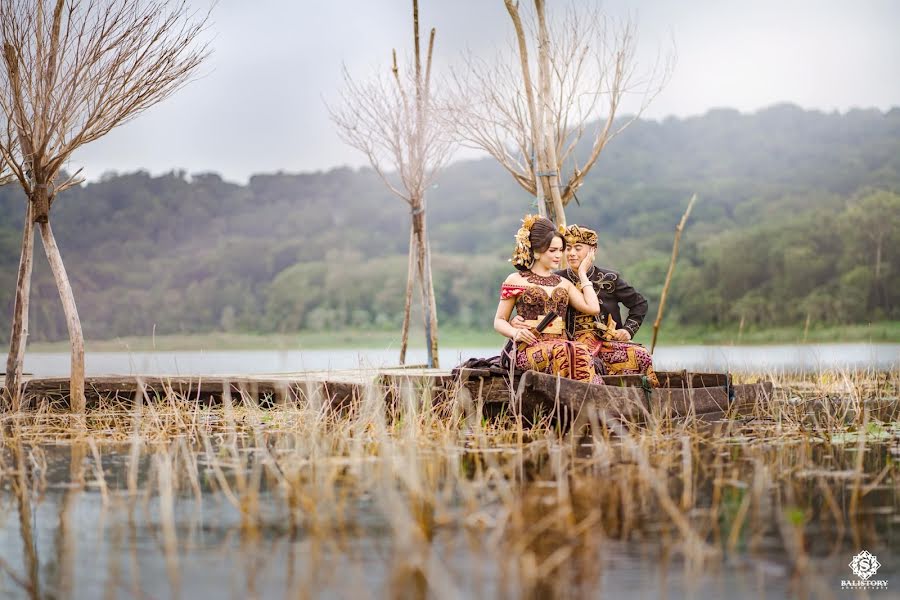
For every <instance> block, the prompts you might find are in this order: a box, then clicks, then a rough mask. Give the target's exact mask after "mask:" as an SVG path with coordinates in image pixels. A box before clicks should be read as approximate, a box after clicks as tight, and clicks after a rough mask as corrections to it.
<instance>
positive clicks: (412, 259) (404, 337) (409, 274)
mask: <svg viewBox="0 0 900 600" xmlns="http://www.w3.org/2000/svg"><path fill="white" fill-rule="evenodd" d="M415 246H416V234H415V232H414V231H413V227H412V223H410V225H409V261H408V263H407V267H406V302H405V303H404V305H403V327H402V328H401V330H400V364H401V365H405V364H406V347H407V346H408V345H409V313H410V311H411V310H412V295H413V278H414V277H415V276H416V275H415V273H416V248H415Z"/></svg>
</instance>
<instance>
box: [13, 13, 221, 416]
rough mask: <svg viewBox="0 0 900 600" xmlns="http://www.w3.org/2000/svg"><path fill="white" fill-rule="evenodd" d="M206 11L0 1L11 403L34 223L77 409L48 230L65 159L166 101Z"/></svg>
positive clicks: (73, 327)
mask: <svg viewBox="0 0 900 600" xmlns="http://www.w3.org/2000/svg"><path fill="white" fill-rule="evenodd" d="M207 17H208V14H196V13H194V12H192V11H190V10H189V8H188V6H187V4H186V2H183V1H172V0H3V1H2V2H0V44H2V59H3V62H2V68H0V119H3V121H5V122H0V159H2V161H3V162H5V163H6V164H7V165H8V166H9V168H10V170H11V171H12V173H13V175H14V176H15V178H16V179H17V180H18V182H19V184H20V185H21V186H22V189H23V190H24V192H25V196H26V199H27V202H28V209H27V211H26V222H25V227H24V235H23V241H22V257H21V260H20V264H19V276H18V280H17V288H16V299H15V308H14V315H13V316H14V318H13V328H12V335H11V336H10V353H9V359H8V361H7V370H6V377H7V379H6V389H7V391H8V392H9V393H10V395H11V402H12V405H13V407H15V406H17V402H18V396H19V386H20V381H21V373H22V359H23V357H24V349H25V343H26V338H27V330H28V297H29V287H30V279H31V256H32V247H33V224H35V223H36V224H37V225H38V228H39V229H40V235H41V241H42V242H43V245H44V249H45V250H46V254H47V258H48V260H49V262H50V268H51V270H52V272H53V277H54V279H55V281H56V286H57V289H58V290H59V295H60V299H61V300H62V304H63V311H64V312H65V315H66V324H67V327H68V331H69V339H70V342H71V345H72V367H71V386H70V389H71V401H72V407H73V409H75V410H76V411H78V412H81V411H83V410H84V336H83V334H82V331H81V321H80V320H79V318H78V311H77V309H76V306H75V299H74V296H73V294H72V289H71V286H70V285H69V279H68V276H67V274H66V270H65V267H64V265H63V261H62V257H61V255H60V252H59V248H58V247H57V245H56V240H55V239H54V236H53V230H52V229H51V227H50V210H51V208H52V206H53V202H54V200H55V199H56V197H57V195H58V194H59V193H60V192H62V191H64V190H66V189H67V188H69V187H72V186H75V185H78V184H80V183H81V180H80V178H79V177H78V173H75V175H73V176H71V177H68V178H66V179H65V180H61V178H60V173H61V170H62V168H63V166H64V165H65V163H66V162H67V161H68V160H69V158H70V157H71V155H72V153H73V152H75V150H77V149H78V148H80V147H81V146H83V145H84V144H87V143H89V142H92V141H94V140H96V139H98V138H100V137H102V136H104V135H106V134H107V133H109V131H111V130H112V129H113V128H115V127H117V126H118V125H121V124H122V123H125V122H126V121H128V120H130V119H132V118H134V117H135V116H137V115H138V114H140V113H141V112H142V111H144V110H146V109H147V108H150V107H151V106H153V105H154V104H156V103H157V102H160V101H162V100H163V99H165V98H167V97H168V96H169V95H171V94H172V93H173V92H175V91H176V90H178V89H179V88H180V87H182V86H183V85H184V84H185V83H187V82H188V81H189V79H190V77H191V76H192V75H193V74H194V73H195V72H196V70H197V67H198V66H199V65H200V64H201V63H202V62H203V60H204V59H205V58H206V56H207V55H208V51H207V46H206V45H205V44H203V43H201V41H200V37H201V34H202V32H203V30H204V28H205V24H206V21H207Z"/></svg>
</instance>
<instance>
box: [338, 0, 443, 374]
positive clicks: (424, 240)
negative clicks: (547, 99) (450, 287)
mask: <svg viewBox="0 0 900 600" xmlns="http://www.w3.org/2000/svg"><path fill="white" fill-rule="evenodd" d="M434 35H435V30H434V29H432V30H431V35H430V36H429V38H428V53H427V55H426V60H425V70H424V73H423V71H422V61H421V58H420V50H419V5H418V1H417V0H413V38H414V44H415V54H414V57H415V58H414V68H413V69H412V71H411V72H406V73H401V71H400V69H399V67H398V66H397V52H396V50H395V51H394V52H393V66H392V68H391V74H390V75H388V74H387V73H384V74H383V75H381V76H375V77H373V78H372V79H369V80H366V81H362V82H361V81H358V80H355V79H353V78H352V77H351V76H350V74H349V73H348V72H347V71H346V69H345V70H344V83H345V87H344V89H343V91H342V93H341V103H340V105H339V106H338V107H329V111H330V112H331V118H332V120H333V121H334V123H335V124H336V125H337V128H338V133H339V135H340V136H341V138H342V139H343V140H344V141H345V142H346V143H347V144H349V145H350V146H353V147H354V148H356V149H357V150H359V151H361V152H362V153H363V154H365V155H366V158H367V159H368V160H369V164H371V165H372V168H373V169H374V170H375V172H376V173H377V174H378V176H379V177H380V178H381V180H382V181H383V182H384V183H385V185H386V186H387V187H388V189H390V190H391V192H392V193H393V194H394V195H396V196H397V197H399V198H401V199H402V200H403V201H404V202H406V203H407V204H408V205H409V210H410V220H411V223H410V246H409V270H408V273H407V286H406V306H405V311H404V317H403V330H402V336H401V337H402V339H401V344H400V364H403V363H404V362H405V361H406V347H407V342H408V338H409V319H410V308H411V302H412V294H413V282H414V279H415V278H418V281H419V284H420V288H421V291H422V306H423V309H424V314H425V338H426V344H427V350H428V366H429V367H437V366H439V364H438V335H437V333H438V332H437V310H436V306H435V298H434V286H433V284H432V277H431V256H430V252H429V246H428V236H427V230H426V226H425V191H426V189H427V188H428V186H429V185H430V184H431V183H432V182H433V181H434V178H435V176H436V175H437V173H438V171H439V170H440V168H441V167H443V166H444V165H445V164H446V162H447V160H448V159H449V157H450V153H451V148H452V143H451V142H450V140H449V138H448V137H447V136H446V135H445V132H444V131H443V130H442V128H441V127H440V125H439V121H438V119H437V118H436V115H435V103H434V100H433V98H432V93H431V57H432V53H433V50H434Z"/></svg>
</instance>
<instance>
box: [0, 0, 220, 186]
mask: <svg viewBox="0 0 900 600" xmlns="http://www.w3.org/2000/svg"><path fill="white" fill-rule="evenodd" d="M207 19H208V14H197V13H195V12H193V11H192V10H191V9H189V7H188V6H187V3H186V2H184V1H180V2H177V1H176V2H172V1H167V0H3V2H0V46H2V54H3V64H2V67H3V68H0V118H3V119H4V120H5V121H6V122H5V127H2V128H0V155H2V157H3V159H4V160H5V161H6V162H7V163H8V164H9V166H10V168H11V169H12V171H13V173H14V175H15V176H16V178H17V179H18V180H19V182H20V183H21V184H22V186H23V187H24V188H25V190H26V193H29V194H30V192H31V190H32V186H35V185H46V184H48V183H52V181H53V179H54V178H55V177H56V175H57V174H58V173H59V171H60V170H61V169H62V167H63V165H64V164H65V162H66V161H67V160H68V159H69V157H70V156H71V155H72V153H73V152H74V151H75V150H76V149H77V148H79V147H80V146H82V145H84V144H87V143H89V142H91V141H94V140H96V139H98V138H100V137H102V136H103V135H105V134H106V133H108V132H109V131H110V130H112V129H113V128H114V127H117V126H118V125H121V124H122V123H125V122H126V121H128V120H130V119H133V118H134V117H136V116H137V115H139V114H140V113H141V112H143V111H144V110H146V109H148V108H150V107H151V106H153V105H154V104H156V103H158V102H160V101H162V100H164V99H165V98H167V97H168V96H170V95H171V94H172V93H174V92H175V91H177V90H178V89H179V88H181V87H182V86H184V85H185V84H186V83H187V82H188V81H190V79H191V77H192V76H193V75H194V74H195V73H196V71H197V68H198V67H199V66H200V64H201V63H202V62H203V60H204V59H205V58H206V57H207V55H208V53H209V52H208V47H207V45H206V44H205V43H203V42H201V40H200V38H201V34H202V33H203V31H204V30H205V27H206V23H207ZM77 182H78V180H77V179H72V178H70V179H69V180H68V181H66V182H65V183H63V184H62V185H60V186H59V187H58V188H57V189H56V192H58V191H60V190H62V189H64V188H65V187H69V186H71V185H74V184H76V183H77ZM50 201H52V197H51V198H50Z"/></svg>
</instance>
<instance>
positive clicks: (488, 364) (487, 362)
mask: <svg viewBox="0 0 900 600" xmlns="http://www.w3.org/2000/svg"><path fill="white" fill-rule="evenodd" d="M462 369H487V370H489V371H490V372H491V374H493V375H509V369H504V368H503V366H502V365H501V363H500V356H499V355H497V356H492V357H490V358H470V359H468V360H467V361H465V362H464V363H462V364H461V365H458V366H456V367H454V368H453V370H452V371H450V375H452V376H453V377H454V378H456V379H459V373H460V371H461V370H462ZM516 374H517V375H518V374H520V372H519V371H518V370H517V371H516Z"/></svg>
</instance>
